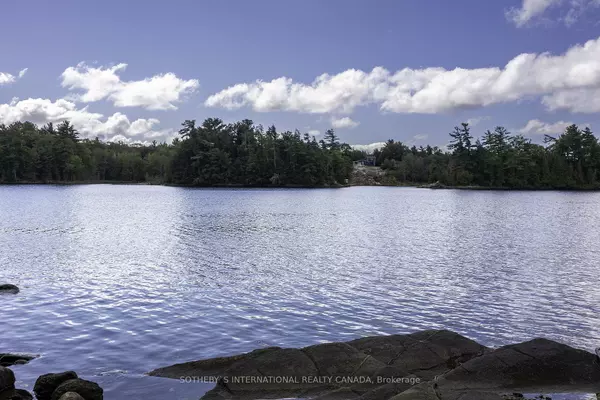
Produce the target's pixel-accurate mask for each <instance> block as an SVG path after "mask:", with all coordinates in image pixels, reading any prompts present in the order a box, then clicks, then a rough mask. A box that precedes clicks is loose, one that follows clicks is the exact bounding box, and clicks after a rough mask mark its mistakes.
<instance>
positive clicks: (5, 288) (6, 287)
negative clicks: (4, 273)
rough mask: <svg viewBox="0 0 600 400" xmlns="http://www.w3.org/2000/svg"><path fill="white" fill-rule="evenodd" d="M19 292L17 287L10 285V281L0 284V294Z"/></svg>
mask: <svg viewBox="0 0 600 400" xmlns="http://www.w3.org/2000/svg"><path fill="white" fill-rule="evenodd" d="M17 293H19V288H18V287H17V286H15V285H11V284H10V283H2V284H0V294H17Z"/></svg>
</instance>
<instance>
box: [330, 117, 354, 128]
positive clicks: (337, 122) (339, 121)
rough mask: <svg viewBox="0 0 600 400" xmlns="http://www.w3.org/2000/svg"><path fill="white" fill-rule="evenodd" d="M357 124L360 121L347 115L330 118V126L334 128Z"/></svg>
mask: <svg viewBox="0 0 600 400" xmlns="http://www.w3.org/2000/svg"><path fill="white" fill-rule="evenodd" d="M358 125H360V122H356V121H354V120H352V119H351V118H349V117H344V118H332V119H331V126H332V127H334V128H336V129H343V128H355V127H357V126H358Z"/></svg>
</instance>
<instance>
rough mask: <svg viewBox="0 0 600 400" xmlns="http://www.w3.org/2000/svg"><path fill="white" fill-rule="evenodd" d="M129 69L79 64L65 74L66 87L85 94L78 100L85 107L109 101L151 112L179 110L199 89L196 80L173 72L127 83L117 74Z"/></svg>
mask: <svg viewBox="0 0 600 400" xmlns="http://www.w3.org/2000/svg"><path fill="white" fill-rule="evenodd" d="M126 67H127V64H117V65H115V66H112V67H107V68H105V67H102V66H100V67H98V68H95V67H90V66H88V65H86V64H85V63H79V64H78V65H77V66H76V67H69V68H67V69H66V70H65V71H64V72H63V73H62V75H61V77H62V86H63V87H66V88H68V89H70V90H78V89H79V90H83V94H81V95H79V96H77V100H79V101H82V102H85V103H89V102H94V101H99V100H102V99H108V100H109V101H112V102H113V104H114V105H115V106H117V107H144V108H147V109H149V110H175V109H177V106H176V104H177V103H179V102H181V101H182V100H183V99H184V98H185V96H187V95H189V94H191V93H193V92H195V91H196V89H198V87H199V83H198V81H197V80H196V79H190V80H183V79H180V78H178V77H177V76H176V75H175V74H173V73H171V72H169V73H166V74H160V75H155V76H153V77H151V78H146V79H143V80H140V81H127V82H124V81H122V80H121V78H120V77H119V76H118V75H117V72H120V71H123V70H124V69H125V68H126Z"/></svg>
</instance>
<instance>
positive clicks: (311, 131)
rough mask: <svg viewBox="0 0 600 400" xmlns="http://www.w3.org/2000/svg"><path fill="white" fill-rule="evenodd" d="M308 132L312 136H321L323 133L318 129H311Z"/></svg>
mask: <svg viewBox="0 0 600 400" xmlns="http://www.w3.org/2000/svg"><path fill="white" fill-rule="evenodd" d="M308 134H309V135H311V136H319V135H320V134H321V131H319V130H317V129H311V130H309V131H308Z"/></svg>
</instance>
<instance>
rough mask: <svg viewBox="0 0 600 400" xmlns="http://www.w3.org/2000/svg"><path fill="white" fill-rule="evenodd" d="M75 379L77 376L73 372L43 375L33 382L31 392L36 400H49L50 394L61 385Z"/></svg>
mask: <svg viewBox="0 0 600 400" xmlns="http://www.w3.org/2000/svg"><path fill="white" fill-rule="evenodd" d="M77 378H78V376H77V374H76V373H75V372H74V371H66V372H60V373H56V374H44V375H41V376H40V377H39V378H37V380H36V381H35V385H34V386H33V391H34V393H35V395H36V397H37V399H38V400H50V399H51V398H52V393H54V391H55V390H56V388H57V387H59V386H60V384H61V383H63V382H66V381H68V380H71V379H77Z"/></svg>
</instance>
